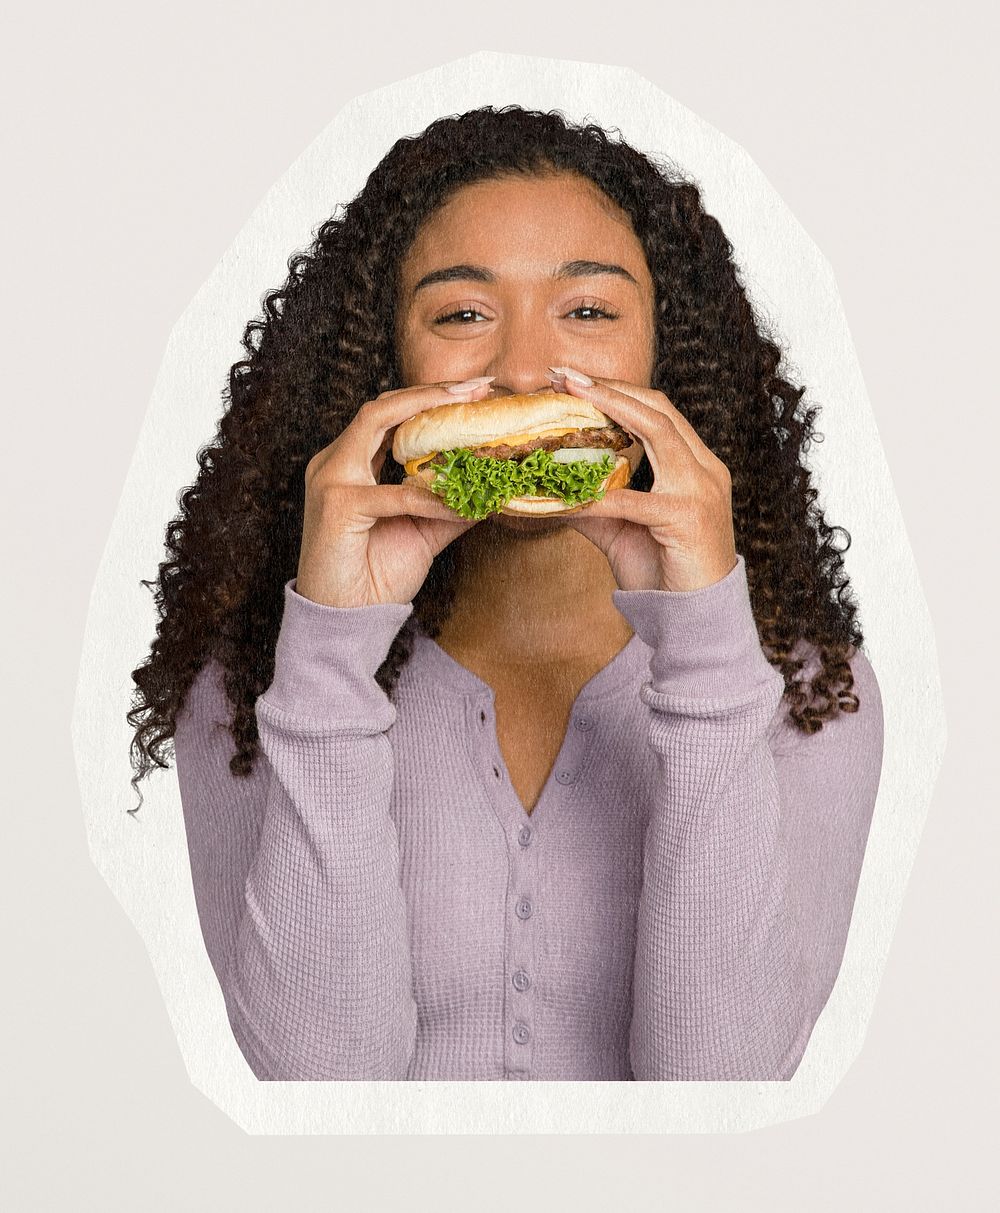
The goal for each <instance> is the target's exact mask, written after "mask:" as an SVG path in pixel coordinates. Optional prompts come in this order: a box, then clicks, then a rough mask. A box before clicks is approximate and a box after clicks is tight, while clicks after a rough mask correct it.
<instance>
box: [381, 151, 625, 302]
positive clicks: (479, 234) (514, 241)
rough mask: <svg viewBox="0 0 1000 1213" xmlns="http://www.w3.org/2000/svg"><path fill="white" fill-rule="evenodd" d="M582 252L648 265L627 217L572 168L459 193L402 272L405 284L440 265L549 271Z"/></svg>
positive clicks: (422, 234) (434, 218)
mask: <svg viewBox="0 0 1000 1213" xmlns="http://www.w3.org/2000/svg"><path fill="white" fill-rule="evenodd" d="M612 254H614V256H612ZM584 257H589V258H592V259H594V260H602V261H611V260H616V261H621V263H622V264H624V265H626V268H628V269H630V270H632V272H633V273H634V274H635V275H636V277H639V276H640V275H642V274H643V271H644V270H645V268H646V264H645V256H644V253H643V249H642V245H641V244H640V242H639V239H638V237H637V236H636V235H635V232H634V231H633V230H632V225H631V223H630V222H629V219H628V216H627V215H626V214H625V212H624V211H623V210H621V208H620V207H618V206H617V204H616V203H614V202H613V201H612V200H611V199H610V198H608V197H607V195H606V194H604V193H603V192H602V191H601V190H600V189H598V187H597V186H596V185H594V184H593V182H591V181H588V180H587V179H586V178H585V177H580V176H578V175H577V174H570V173H560V174H558V175H556V174H552V175H546V176H531V177H525V176H516V177H503V178H498V179H495V180H490V181H481V182H476V183H475V184H472V185H466V186H463V187H462V188H461V189H459V190H458V191H456V193H455V194H453V195H452V196H451V198H449V199H448V201H447V202H446V203H445V204H444V205H443V206H441V207H439V208H438V210H436V211H435V212H434V213H433V214H432V215H430V216H429V217H428V218H427V219H426V220H425V221H424V223H423V224H422V226H421V227H420V229H419V230H418V232H417V235H416V238H415V239H414V241H413V243H412V245H411V246H410V248H409V250H408V252H407V254H406V256H405V257H404V259H403V264H402V267H401V270H402V279H403V285H404V286H405V285H407V284H409V283H412V282H414V281H415V280H416V278H417V276H418V275H419V274H421V273H423V272H425V271H426V270H428V269H434V268H438V266H439V265H446V264H452V263H458V262H469V263H472V264H483V265H499V263H500V262H501V261H520V262H523V264H524V266H525V268H528V269H530V268H532V267H534V268H538V269H544V270H545V272H548V270H549V269H550V268H551V267H552V266H553V265H555V264H557V263H559V262H561V261H568V260H571V259H574V258H584Z"/></svg>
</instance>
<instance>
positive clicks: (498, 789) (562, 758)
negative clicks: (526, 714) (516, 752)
mask: <svg viewBox="0 0 1000 1213" xmlns="http://www.w3.org/2000/svg"><path fill="white" fill-rule="evenodd" d="M414 655H415V656H417V658H418V661H419V664H420V670H421V674H428V675H430V676H431V677H432V678H434V679H435V680H436V681H438V682H439V683H441V684H443V686H444V687H445V688H447V689H448V690H450V691H451V692H452V694H456V695H462V696H464V697H465V698H466V701H467V704H466V712H467V719H468V720H470V721H472V722H474V724H475V725H476V726H477V727H485V725H486V722H487V720H489V721H491V723H492V727H491V728H490V730H489V732H488V733H487V734H486V735H482V734H480V736H479V739H478V743H477V744H475V745H474V746H473V752H474V754H475V757H476V760H477V763H478V762H479V761H482V760H485V762H486V767H485V773H484V774H483V778H484V780H486V778H487V773H489V772H490V770H491V769H492V771H493V773H494V776H496V777H497V778H498V785H497V786H495V787H492V788H491V791H492V792H493V797H494V800H495V802H498V803H499V804H500V805H502V806H503V807H504V811H505V813H506V814H507V817H508V822H509V824H511V825H513V826H515V827H523V826H524V825H526V824H528V823H529V822H530V823H531V824H532V827H534V826H535V825H537V823H538V822H539V821H540V820H541V817H542V816H544V817H546V818H547V817H548V815H549V812H550V811H551V810H550V808H549V806H550V805H551V804H552V803H553V802H555V801H558V799H559V795H558V793H559V792H563V791H564V790H566V791H568V790H569V789H570V788H571V787H572V785H573V784H574V783H575V782H576V780H577V779H578V778H579V775H580V770H581V766H582V763H583V761H584V758H585V751H586V748H587V747H588V745H589V742H590V739H591V738H592V737H593V733H592V731H591V730H592V729H593V726H594V723H595V720H596V714H595V713H594V712H593V708H594V707H595V706H596V705H598V704H599V703H600V702H601V701H602V700H604V699H607V698H610V697H611V696H614V695H616V694H618V693H619V691H621V689H622V688H623V687H624V686H626V685H628V684H632V685H633V686H635V687H636V693H637V694H638V686H639V682H640V674H641V672H642V671H643V670H648V664H649V655H650V649H649V646H648V645H647V644H645V642H644V641H643V640H642V639H641V638H640V636H639V634H638V633H637V632H635V633H633V634H632V636H631V637H630V639H629V640H628V642H627V643H626V644H625V645H624V646H623V647H622V648H621V649H619V650H618V652H617V653H616V654H615V655H614V656H613V657H612V658H611V660H610V661H609V662H608V663H607V664H606V665H605V666H603V667H602V668H601V669H599V670H598V671H597V672H596V673H595V674H593V675H592V676H591V677H590V678H589V679H588V680H587V682H586V683H584V685H583V686H582V687H581V688H580V690H579V692H578V693H577V696H576V698H575V699H574V700H573V703H572V706H571V708H570V712H569V716H568V719H567V723H566V730H565V733H564V734H563V738H562V742H561V743H560V746H559V749H558V751H557V753H556V757H555V761H554V763H553V764H552V768H551V769H550V771H549V773H548V775H547V776H546V779H545V782H544V784H543V785H542V789H541V791H540V792H539V794H538V799H537V800H536V801H535V804H534V807H533V808H532V810H531V812H530V813H529V812H528V811H527V809H526V808H525V807H524V804H523V802H522V801H521V799H520V797H519V796H518V795H517V792H516V791H515V790H514V785H513V783H512V782H511V778H510V772H509V771H508V769H507V764H506V762H505V760H504V757H503V753H502V751H501V749H500V743H499V737H498V733H497V722H496V713H495V699H496V696H495V694H494V691H493V688H492V687H491V686H490V685H489V684H488V683H487V682H484V681H483V679H481V678H480V677H479V676H478V675H476V674H474V673H473V672H472V671H471V670H470V669H468V668H467V667H466V666H464V665H462V664H461V662H459V661H457V660H456V659H455V658H454V657H452V656H451V654H449V653H447V652H445V650H444V649H443V648H441V646H440V645H439V644H438V643H437V641H436V640H434V639H433V638H431V637H430V636H426V635H424V634H423V633H422V632H418V633H416V634H415V636H414ZM486 703H488V704H489V709H490V710H489V716H488V717H487V716H486V709H485V707H484V706H483V705H484V704H486ZM585 709H586V710H585ZM474 736H475V734H474ZM484 743H485V744H484ZM486 751H488V753H487V752H486Z"/></svg>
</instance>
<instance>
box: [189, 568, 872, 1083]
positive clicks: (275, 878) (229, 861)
mask: <svg viewBox="0 0 1000 1213" xmlns="http://www.w3.org/2000/svg"><path fill="white" fill-rule="evenodd" d="M284 595H285V597H284V614H283V617H282V622H281V630H280V633H279V637H278V642H277V647H276V650H275V669H274V679H273V682H272V683H271V685H270V687H269V688H268V689H267V691H266V692H265V693H264V694H263V695H261V696H260V698H259V699H258V700H257V705H256V718H257V724H258V728H259V735H260V745H261V752H260V753H259V755H258V758H257V760H256V764H255V768H254V771H253V773H252V775H250V776H249V777H246V778H241V777H238V776H234V775H232V774H231V772H230V770H229V759H230V757H231V756H232V754H233V752H234V746H233V741H232V738H231V736H230V734H229V733H228V731H227V729H226V724H227V722H228V721H229V719H230V717H231V709H230V705H229V703H228V700H227V699H226V697H225V694H224V691H223V687H222V680H221V678H222V670H221V667H220V666H219V665H218V663H217V662H215V661H214V660H212V661H210V662H209V663H208V664H207V665H205V666H204V667H203V669H202V670H201V671H200V672H199V674H198V677H197V679H196V681H195V683H194V685H193V686H192V688H191V691H190V692H189V694H188V697H187V700H186V702H185V704H184V708H183V710H182V713H181V715H180V716H179V718H178V721H177V731H176V734H175V757H176V764H177V774H178V780H179V784H180V791H181V800H182V805H183V811H184V820H185V825H186V830H187V840H188V847H189V852H190V857H191V872H192V877H193V881H194V892H195V898H196V902H197V907H198V914H199V917H200V921H201V926H202V931H203V935H204V939H205V944H206V947H207V949H208V954H209V957H210V958H211V962H212V965H213V967H214V969H215V972H216V974H217V976H218V979H219V982H220V984H221V987H222V992H223V995H224V997H225V1003H226V1008H227V1011H228V1015H229V1020H230V1023H231V1025H232V1030H233V1033H234V1035H235V1038H236V1041H237V1043H238V1044H239V1047H240V1049H241V1051H242V1053H243V1055H244V1057H245V1058H246V1060H247V1062H248V1064H249V1066H250V1068H251V1069H252V1071H253V1073H254V1074H255V1075H256V1076H257V1077H258V1078H260V1079H278V1080H282V1079H291V1080H299V1079H312V1080H319V1079H384V1080H404V1079H416V1080H427V1079H452V1080H456V1079H458V1080H461V1079H470V1080H487V1079H535V1080H567V1079H568V1080H574V1079H575V1080H599V1079H608V1080H616V1081H623V1080H632V1079H638V1080H647V1079H677V1080H773V1079H778V1080H780V1079H788V1078H790V1077H791V1076H792V1075H793V1074H794V1072H795V1070H796V1067H797V1066H798V1064H799V1061H800V1059H801V1058H802V1055H803V1053H804V1051H805V1048H806V1045H807V1043H808V1041H809V1036H810V1033H811V1031H812V1028H813V1025H814V1024H815V1022H816V1019H817V1017H818V1016H819V1013H820V1011H821V1010H822V1008H823V1006H824V1005H825V1003H826V1001H827V999H828V997H829V995H830V991H831V989H832V988H833V983H834V980H835V979H836V976H837V972H838V970H839V967H840V963H841V960H842V957H843V953H844V946H845V943H846V938H847V932H848V927H849V924H850V918H851V910H852V907H853V904H854V897H855V892H856V889H857V884H858V879H859V876H860V872H861V865H862V860H863V857H864V851H865V843H866V840H867V837H868V830H869V825H870V822H871V817H872V811H873V808H874V804H875V797H876V792H877V789H878V782H879V773H880V770H881V762H882V727H883V720H882V704H881V699H880V695H879V689H878V684H877V683H876V680H875V675H874V673H873V671H872V668H871V665H870V664H869V662H868V660H867V658H866V657H865V656H864V655H863V653H862V652H861V651H857V652H856V653H855V655H854V656H853V658H852V661H851V669H852V671H853V674H854V689H855V691H856V693H857V695H858V697H859V699H860V701H861V706H860V709H859V711H858V712H856V713H853V714H847V715H844V714H841V715H839V716H838V717H837V718H836V719H835V720H833V721H832V722H829V723H827V724H825V725H824V726H823V728H822V730H821V731H820V732H819V733H816V734H814V735H812V736H809V737H807V736H805V735H803V734H802V733H800V732H798V731H797V730H796V729H795V728H794V726H792V725H790V724H789V723H788V721H787V719H786V712H787V708H786V705H785V704H784V703H783V701H782V691H783V688H784V683H783V680H782V678H781V675H780V674H779V673H778V672H777V671H776V670H775V669H774V668H773V667H772V666H771V665H770V664H769V663H768V661H767V659H766V658H765V656H764V653H763V651H762V649H761V646H760V643H759V639H758V636H757V631H756V627H755V624H754V619H753V614H752V612H751V607H750V599H749V594H748V590H747V581H746V571H745V566H744V560H743V557H742V556H740V557H739V558H738V561H737V565H736V568H734V569H733V571H732V572H731V573H730V574H729V575H728V576H727V577H725V578H723V579H722V581H720V582H717V583H716V584H714V585H711V586H707V587H705V588H704V589H700V590H693V591H689V592H684V593H674V592H669V591H665V590H628V591H626V590H616V591H614V593H613V595H612V598H613V601H614V604H615V606H616V607H617V609H618V610H619V611H620V612H621V614H622V615H623V616H624V617H625V619H626V620H627V621H628V623H629V624H630V625H631V627H632V628H633V630H634V632H635V635H634V636H633V637H632V639H631V640H630V641H629V643H628V644H627V645H626V646H625V648H623V649H622V650H621V651H620V652H619V653H618V654H617V655H616V656H615V657H614V659H613V660H612V661H611V662H610V664H608V665H607V666H605V667H604V669H602V670H600V671H599V672H598V673H597V674H595V675H594V677H593V678H591V680H590V681H589V682H588V683H587V684H586V686H585V687H584V688H583V689H582V691H581V692H580V694H579V695H578V697H577V699H576V702H575V704H574V707H573V711H572V715H571V720H570V724H569V726H568V729H567V732H566V736H565V739H564V741H563V744H562V748H561V750H560V752H559V755H558V757H557V759H556V762H555V765H554V767H553V769H552V771H551V773H550V775H549V778H548V782H547V783H546V785H545V787H544V789H543V791H542V794H541V797H540V799H539V801H538V804H537V805H536V807H535V808H534V810H533V812H532V813H531V815H530V816H529V815H528V814H527V813H525V811H524V809H523V807H522V805H521V804H520V802H519V801H518V799H517V797H516V795H515V793H514V790H513V788H512V786H511V783H510V779H509V777H508V774H507V771H506V768H505V765H504V760H503V757H502V754H501V752H500V749H499V746H498V744H497V736H496V728H495V720H494V715H493V692H492V691H491V689H490V688H489V687H488V686H487V685H486V684H485V683H484V682H482V681H481V680H480V679H479V678H478V677H476V676H475V675H473V674H472V673H471V672H469V671H468V670H467V669H465V668H464V667H463V666H461V665H460V664H458V662H456V661H455V660H453V659H452V658H451V657H450V656H448V655H447V654H446V653H445V652H444V650H443V649H441V648H440V647H439V646H438V645H437V644H436V643H435V642H434V641H433V640H431V639H429V638H428V637H425V636H423V635H418V636H417V637H416V639H415V643H414V650H413V654H412V656H411V658H410V660H409V662H408V663H407V664H406V666H405V667H404V668H403V671H402V673H401V675H400V678H399V682H398V683H397V687H396V691H395V700H396V702H395V704H393V702H391V701H390V700H389V698H388V696H387V695H386V694H385V693H384V692H383V691H382V689H381V688H380V687H379V686H378V684H377V683H376V682H375V679H374V674H375V672H376V670H377V669H378V667H379V666H380V665H381V663H382V662H383V660H384V659H385V657H386V655H387V653H388V651H389V647H390V645H391V643H392V640H393V638H394V637H395V635H396V633H397V632H398V631H399V629H400V628H401V626H402V625H403V623H404V622H405V620H406V619H407V618H408V616H409V615H410V614H411V612H412V610H413V605H412V603H407V604H397V603H386V604H382V605H377V606H368V607H328V606H322V605H320V604H318V603H314V602H312V601H311V600H309V599H307V598H305V597H303V596H302V595H300V594H297V593H296V591H295V581H294V580H293V581H290V582H288V583H287V585H286V586H285V590H284ZM803 653H804V654H808V655H809V664H808V666H807V668H806V671H805V672H806V673H807V674H808V673H809V672H811V671H812V670H814V669H815V668H816V663H817V662H818V656H817V654H816V653H815V652H814V651H813V650H812V649H806V650H803Z"/></svg>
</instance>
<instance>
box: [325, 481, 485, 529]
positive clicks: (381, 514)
mask: <svg viewBox="0 0 1000 1213" xmlns="http://www.w3.org/2000/svg"><path fill="white" fill-rule="evenodd" d="M341 491H342V492H343V493H345V494H348V496H346V497H345V505H346V507H347V510H348V512H352V513H354V514H355V516H356V517H358V518H359V519H364V520H366V521H370V520H372V519H377V518H398V517H401V516H403V515H407V516H409V517H413V518H432V519H437V520H438V521H443V522H451V523H454V524H455V525H456V526H458V525H459V524H462V525H465V524H466V523H467V524H469V525H472V524H473V522H474V521H475V519H467V518H463V517H462V516H461V514H458V513H456V511H455V510H453V509H452V508H451V507H450V506H448V505H445V503H444V502H443V501H442V500H441V498H440V497H438V496H437V495H436V494H434V493H431V492H428V490H427V489H424V488H421V487H420V486H419V485H414V484H375V485H366V484H363V485H345V486H344V488H343V489H342V490H341ZM342 510H343V507H341V511H342Z"/></svg>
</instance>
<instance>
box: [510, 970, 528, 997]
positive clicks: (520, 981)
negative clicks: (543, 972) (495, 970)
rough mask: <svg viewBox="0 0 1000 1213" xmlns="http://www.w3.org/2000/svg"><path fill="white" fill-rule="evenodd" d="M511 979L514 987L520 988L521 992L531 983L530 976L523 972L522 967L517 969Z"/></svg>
mask: <svg viewBox="0 0 1000 1213" xmlns="http://www.w3.org/2000/svg"><path fill="white" fill-rule="evenodd" d="M511 981H512V982H513V983H514V989H515V990H521V991H522V992H523V991H524V990H526V989H528V987H529V986H530V985H531V978H530V977H529V976H528V974H527V973H525V971H524V969H518V970H517V972H516V973H515V974H514V976H513V977H512V978H511Z"/></svg>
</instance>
